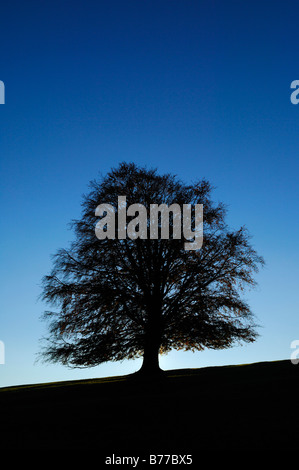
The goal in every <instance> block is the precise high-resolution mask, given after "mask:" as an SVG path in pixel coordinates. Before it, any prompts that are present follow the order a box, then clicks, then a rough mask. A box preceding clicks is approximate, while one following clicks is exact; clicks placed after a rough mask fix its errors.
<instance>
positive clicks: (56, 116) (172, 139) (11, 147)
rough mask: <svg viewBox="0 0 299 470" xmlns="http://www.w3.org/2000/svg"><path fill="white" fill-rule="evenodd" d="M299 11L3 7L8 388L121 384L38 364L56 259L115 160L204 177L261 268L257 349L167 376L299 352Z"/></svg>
mask: <svg viewBox="0 0 299 470" xmlns="http://www.w3.org/2000/svg"><path fill="white" fill-rule="evenodd" d="M298 13H299V5H298V2H296V1H295V0H294V1H290V0H287V1H284V2H281V1H275V0H274V1H271V2H269V1H266V0H259V1H257V0H253V1H252V0H251V1H247V0H244V1H242V2H240V1H232V0H227V1H226V2H223V1H222V0H214V1H213V0H211V1H208V2H207V1H195V0H194V1H193V0H190V1H185V0H159V1H158V0H156V1H147V0H144V1H140V0H139V1H137V0H132V1H130V0H128V1H125V2H124V1H121V0H118V1H117V0H109V1H101V0H100V1H90V0H85V1H84V2H83V1H69V2H67V1H63V0H62V1H51V2H50V1H45V2H39V1H27V2H20V1H12V2H6V3H5V5H1V17H0V44H1V54H0V64H1V66H0V80H2V81H3V82H4V83H5V91H6V95H5V105H0V164H1V279H0V286H1V287H0V288H1V296H0V340H1V341H3V343H4V345H5V364H0V386H2V387H3V386H8V385H15V384H23V383H37V382H49V381H54V380H71V379H77V378H88V377H101V376H108V375H119V374H126V373H129V372H133V371H135V370H137V369H138V368H139V366H140V361H125V362H123V363H112V364H111V363H108V364H103V365H102V366H99V367H97V368H92V369H87V370H74V369H72V370H69V369H67V368H65V367H62V366H61V367H60V366H57V365H44V364H39V363H38V364H36V363H35V360H36V353H37V352H38V351H39V340H40V338H41V337H42V336H43V335H44V334H45V333H46V325H45V324H44V323H42V322H41V321H40V315H41V314H42V312H43V311H44V310H45V308H46V306H45V305H44V304H42V303H41V302H40V301H38V295H39V294H40V281H41V278H42V276H43V275H44V274H46V273H48V272H49V270H50V269H51V259H50V256H51V254H53V253H55V252H56V251H57V249H58V248H61V247H66V246H67V244H68V242H69V241H70V240H71V239H72V238H73V235H72V233H71V232H70V231H69V230H68V223H69V222H70V220H71V219H74V218H78V217H80V214H81V206H80V204H81V200H82V194H83V193H85V192H86V191H87V190H88V182H89V181H90V180H92V179H94V178H95V177H97V175H98V174H99V172H101V173H103V174H105V173H106V172H107V171H109V170H110V168H111V167H114V166H117V165H118V163H119V162H121V161H123V160H126V161H134V162H136V163H137V164H140V165H144V164H146V165H148V166H153V167H156V168H158V170H159V171H160V172H161V173H163V172H172V173H175V174H177V175H178V176H179V177H180V178H181V179H183V180H185V181H186V182H189V181H193V180H194V179H200V178H202V177H205V178H207V179H209V180H210V182H211V183H212V185H214V186H215V187H216V189H215V191H214V194H213V196H214V199H215V201H218V200H219V201H223V202H224V203H226V204H227V206H228V218H227V221H228V223H229V224H230V225H231V226H232V227H234V228H238V227H239V226H240V225H244V224H245V225H246V226H247V227H248V229H249V231H250V232H251V234H252V236H253V238H252V243H253V245H254V247H255V248H256V249H257V251H258V253H259V254H261V255H263V256H264V258H265V261H266V267H265V268H264V269H263V271H262V272H261V273H260V274H259V275H258V276H257V281H258V284H259V286H258V288H257V289H256V290H255V291H252V292H248V293H246V298H247V299H248V301H249V303H250V305H251V307H252V310H253V311H254V313H255V314H256V317H257V322H258V323H259V324H260V325H261V327H260V328H259V333H260V337H259V339H258V340H257V341H256V342H255V343H253V344H251V345H244V346H235V347H233V348H231V349H229V350H226V351H221V350H220V351H205V352H202V353H194V354H193V353H184V352H173V353H170V354H169V355H168V356H165V357H163V358H162V359H161V366H162V367H163V368H166V369H167V368H182V367H203V366H214V365H222V364H240V363H250V362H257V361H271V360H279V359H288V358H289V357H290V354H291V352H292V351H291V349H290V344H291V342H292V341H293V340H296V339H299V308H298V307H299V305H298V303H299V302H298V279H299V276H298V274H299V259H298V258H299V256H298V242H297V238H298V231H299V223H298V199H299V197H298V196H299V189H298V187H299V185H298V170H299V163H298V161H299V159H298V154H299V140H298V135H299V133H298V130H299V106H296V105H293V104H292V103H291V101H290V95H291V92H292V90H291V89H290V84H291V82H292V81H293V80H296V79H299V65H298V21H297V19H298Z"/></svg>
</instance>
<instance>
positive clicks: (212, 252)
mask: <svg viewBox="0 0 299 470" xmlns="http://www.w3.org/2000/svg"><path fill="white" fill-rule="evenodd" d="M212 190H213V188H212V187H211V184H210V183H209V182H208V181H207V180H205V179H201V180H198V181H197V182H195V183H192V184H185V183H183V182H182V181H181V180H180V179H179V178H178V177H177V176H175V175H172V174H162V175H160V174H158V172H157V170H156V169H147V168H145V167H138V166H137V165H135V164H134V163H125V162H123V163H121V164H120V165H119V166H118V167H117V168H114V169H112V170H111V171H110V172H109V173H108V174H107V175H105V176H101V177H100V178H99V179H97V180H94V181H92V182H90V186H89V192H88V194H86V195H85V196H84V197H83V203H82V216H81V218H80V219H79V220H74V221H73V222H72V223H71V226H72V229H73V231H74V235H75V237H74V240H73V241H72V242H71V244H70V246H69V247H68V248H65V249H60V250H58V251H57V253H56V254H55V255H54V256H53V269H52V271H51V272H50V274H48V275H46V276H45V277H44V278H43V285H42V295H41V297H42V299H43V300H44V301H46V302H47V303H49V304H50V305H51V307H52V308H51V310H50V311H46V312H45V313H44V318H45V319H47V320H49V337H48V338H47V339H46V345H45V348H44V350H43V351H42V355H43V357H44V359H46V360H49V361H54V362H55V361H56V362H61V363H63V364H65V365H68V366H73V367H91V366H96V365H99V364H101V363H103V362H107V361H120V360H123V359H128V358H137V357H141V356H142V357H143V365H142V369H141V370H143V371H145V372H148V373H154V372H155V371H157V370H159V354H160V353H167V352H169V351H170V350H172V349H177V350H192V351H200V350H203V349H205V348H212V349H223V348H228V347H230V346H232V345H233V344H235V343H236V342H241V343H242V342H252V341H254V340H255V339H256V337H257V331H256V324H255V321H254V315H253V313H252V311H251V309H250V306H249V305H248V303H247V302H246V301H245V300H244V299H243V297H242V295H243V290H244V289H245V288H247V287H254V286H255V285H256V281H255V279H254V275H255V273H257V272H258V270H259V268H260V267H261V266H262V265H263V263H264V261H263V258H262V257H261V256H259V255H258V254H257V252H256V251H255V250H254V248H253V247H252V246H251V244H250V235H249V233H248V231H247V229H246V227H241V228H239V229H238V230H232V229H230V228H229V227H228V226H227V224H226V222H225V215H226V208H225V206H224V205H223V204H222V203H217V204H216V203H214V202H213V201H212V199H211V193H212ZM119 196H125V197H126V202H127V204H128V205H129V204H130V205H131V204H136V203H139V204H143V206H144V207H145V208H147V209H148V210H149V209H150V205H151V204H153V203H155V204H159V205H160V204H167V205H168V206H171V205H172V204H178V205H179V207H183V205H184V204H191V205H192V206H195V205H196V204H202V206H203V243H202V246H201V247H200V249H198V250H186V249H185V245H184V243H185V241H186V240H184V239H183V237H181V238H180V239H179V238H175V237H174V236H173V230H171V229H173V223H174V217H171V216H170V217H169V223H170V232H169V239H165V238H164V239H163V238H161V237H158V238H157V239H151V238H150V236H149V235H150V225H149V223H148V225H147V235H148V236H147V237H146V238H141V237H138V236H137V237H135V239H132V238H129V237H128V236H125V237H123V238H119V237H117V236H115V238H108V237H106V238H103V239H99V238H98V237H97V236H96V234H95V227H96V224H97V222H98V221H99V217H98V216H97V215H96V208H97V207H98V206H99V205H100V204H103V203H106V204H110V205H112V206H113V207H114V208H115V213H116V214H117V211H118V206H117V205H118V197H119ZM133 219H134V216H133V215H131V216H127V223H128V222H129V221H130V220H133ZM182 223H183V222H182ZM192 223H193V224H194V223H195V215H194V211H193V213H192ZM115 224H116V225H115V231H116V234H117V233H120V230H123V227H120V225H119V224H120V223H119V221H118V219H117V218H116V219H115ZM118 230H119V231H118ZM159 230H160V232H159V233H161V220H160V219H159ZM122 233H123V232H122Z"/></svg>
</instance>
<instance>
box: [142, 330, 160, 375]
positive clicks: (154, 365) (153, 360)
mask: <svg viewBox="0 0 299 470" xmlns="http://www.w3.org/2000/svg"><path fill="white" fill-rule="evenodd" d="M159 349H160V344H159V342H158V341H157V340H156V341H155V340H153V338H152V339H151V338H148V340H147V341H146V343H145V346H144V353H143V362H142V366H141V369H140V373H141V374H142V375H146V376H157V375H160V374H161V373H162V369H160V366H159Z"/></svg>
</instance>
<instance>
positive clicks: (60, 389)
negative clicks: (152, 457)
mask: <svg viewBox="0 0 299 470" xmlns="http://www.w3.org/2000/svg"><path fill="white" fill-rule="evenodd" d="M298 390H299V365H298V366H296V365H293V364H292V363H291V362H290V361H289V360H287V361H276V362H263V363H255V364H247V365H239V366H224V367H208V368H202V369H183V370H172V371H168V372H166V373H165V377H164V378H163V379H160V380H157V381H154V382H153V381H145V380H137V379H136V378H135V377H134V376H123V377H122V376H121V377H109V378H105V379H97V380H94V379H92V380H82V381H68V382H56V383H47V384H39V385H26V386H19V387H9V388H2V389H0V407H1V408H0V409H1V430H2V434H1V442H0V448H1V449H63V450H67V449H77V450H79V449H96V450H97V452H99V455H105V454H107V455H108V454H109V453H114V454H117V453H119V455H121V454H124V453H125V454H127V455H137V454H138V452H139V453H140V452H144V453H160V454H167V453H176V454H179V453H181V454H182V453H185V454H192V452H199V451H201V450H206V449H210V450H211V449H215V450H222V449H230V450H239V449H241V450H255V449H268V450H270V449H272V450H274V449H275V450H276V449H292V450H293V449H294V448H296V443H297V442H298V438H299V425H298V423H299V411H298V404H297V399H298ZM130 452H131V454H130Z"/></svg>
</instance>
